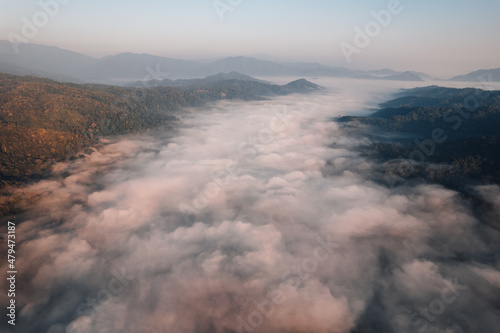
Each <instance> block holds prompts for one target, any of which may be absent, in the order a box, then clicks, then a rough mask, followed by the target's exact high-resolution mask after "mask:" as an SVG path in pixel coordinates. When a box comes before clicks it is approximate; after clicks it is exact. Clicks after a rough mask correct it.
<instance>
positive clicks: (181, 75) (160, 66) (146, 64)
mask: <svg viewBox="0 0 500 333" xmlns="http://www.w3.org/2000/svg"><path fill="white" fill-rule="evenodd" d="M18 48H19V53H18V54H16V53H14V50H13V48H12V45H11V44H10V42H8V41H2V40H0V72H3V73H7V74H14V75H36V76H40V77H46V78H50V79H54V80H58V81H66V82H73V83H105V84H114V85H130V84H131V83H133V82H137V81H141V82H142V81H157V82H160V81H163V82H162V83H161V84H162V85H166V84H167V82H169V81H174V80H178V79H195V78H202V77H207V76H212V75H216V74H219V73H231V72H238V73H241V74H244V75H250V76H259V77H272V76H292V77H342V78H357V79H373V80H380V79H382V80H399V81H423V80H436V78H434V77H432V76H430V75H427V74H425V73H420V72H410V71H407V72H398V71H394V70H392V69H380V70H352V69H348V68H345V67H332V66H327V65H322V64H318V63H308V62H296V63H284V62H278V61H269V60H262V59H256V58H251V57H228V58H224V59H220V60H216V61H212V62H209V63H199V62H195V61H187V60H179V59H172V58H166V57H159V56H153V55H149V54H136V53H121V54H117V55H112V56H107V57H103V58H93V57H90V56H87V55H84V54H81V53H77V52H73V51H68V50H63V49H60V48H58V47H54V46H44V45H37V44H20V45H18ZM490 75H491V76H490ZM481 76H483V77H484V79H485V80H489V78H490V77H491V81H493V82H499V81H500V68H499V69H491V70H481V71H477V72H473V73H469V74H466V75H461V76H456V77H454V78H452V79H451V80H453V81H471V82H476V81H479V80H480V79H479V78H480V77H481ZM437 80H439V79H437ZM176 84H182V83H181V82H177V83H176Z"/></svg>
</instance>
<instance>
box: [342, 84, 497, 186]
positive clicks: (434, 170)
mask: <svg viewBox="0 0 500 333" xmlns="http://www.w3.org/2000/svg"><path fill="white" fill-rule="evenodd" d="M337 121H338V122H339V123H341V124H343V125H344V126H346V127H351V128H356V129H357V130H360V131H365V133H370V137H371V139H372V140H371V141H372V144H371V145H369V146H364V147H362V148H361V149H362V151H363V153H364V154H366V155H367V156H370V157H372V158H375V159H378V160H379V161H381V162H383V163H382V165H383V170H382V174H383V177H382V178H383V179H384V180H385V181H387V182H388V183H389V185H396V184H398V183H400V182H402V181H404V180H409V179H416V178H418V179H426V180H428V181H432V182H437V183H441V184H443V185H445V186H448V187H452V188H455V189H463V188H464V187H466V186H468V185H470V184H492V183H496V184H500V154H499V152H500V91H485V90H481V89H472V88H467V89H453V88H443V87H437V86H431V87H425V88H416V89H410V90H405V91H403V92H402V93H400V94H398V96H397V98H396V99H394V100H392V101H389V102H387V103H384V104H382V105H381V109H380V110H378V111H376V112H375V113H373V114H372V115H371V116H369V117H341V118H339V119H337ZM366 126H368V129H369V132H366Z"/></svg>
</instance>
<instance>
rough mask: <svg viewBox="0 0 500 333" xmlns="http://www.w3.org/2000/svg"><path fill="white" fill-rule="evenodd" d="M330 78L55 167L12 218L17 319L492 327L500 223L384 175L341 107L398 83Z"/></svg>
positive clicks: (240, 326)
mask: <svg viewBox="0 0 500 333" xmlns="http://www.w3.org/2000/svg"><path fill="white" fill-rule="evenodd" d="M325 84H328V89H326V90H325V91H322V92H321V93H317V94H314V95H307V96H304V95H294V96H286V97H280V98H275V99H273V100H269V101H258V102H220V103H217V104H214V105H212V106H211V107H209V108H204V109H202V110H191V111H192V112H191V113H186V116H185V117H184V119H183V121H182V125H181V128H180V129H179V131H178V133H175V135H174V134H170V133H152V134H151V135H149V136H147V135H144V136H138V137H127V138H120V139H117V140H116V141H115V142H112V143H110V144H109V145H107V146H106V147H105V148H104V149H102V150H100V151H96V152H94V153H93V154H91V155H90V156H88V157H86V158H85V159H82V160H78V161H75V162H71V163H61V164H58V165H57V166H56V167H55V169H54V174H55V176H54V179H52V180H46V181H42V182H39V183H37V184H35V185H32V186H31V187H30V189H29V190H31V191H35V192H37V193H40V194H42V195H41V198H40V200H39V201H38V202H37V204H36V206H35V207H34V208H33V209H32V210H30V211H28V212H26V213H25V214H24V215H23V217H22V220H23V221H22V222H20V221H19V223H18V227H17V235H18V250H19V252H18V253H17V256H18V258H19V262H18V270H19V272H20V274H19V279H20V282H19V284H18V289H19V293H18V295H17V301H18V304H19V306H20V307H19V309H21V311H20V313H19V318H18V325H17V326H16V330H15V332H51V333H59V332H74V333H84V332H158V333H160V332H181V333H184V332H186V333H188V332H193V333H194V332H217V333H219V332H220V333H223V332H224V333H225V332H254V331H255V332H325V333H326V332H353V333H354V332H443V333H444V332H463V333H466V332H488V331H491V332H492V331H495V330H496V329H497V327H499V326H500V317H499V315H498V313H499V312H498V311H499V307H500V297H499V296H498V295H500V258H499V257H498V254H497V253H499V250H500V249H499V247H500V245H499V244H500V237H499V233H498V232H497V231H495V230H492V229H489V228H488V227H487V225H486V224H484V223H483V222H482V221H480V220H478V219H477V218H476V217H475V216H474V214H473V213H472V210H471V208H470V205H469V204H468V203H467V202H466V201H465V200H464V199H462V198H461V197H460V196H459V195H458V194H457V193H455V192H452V191H449V190H446V189H444V188H442V187H440V186H432V185H414V184H412V185H411V186H410V185H408V186H400V187H398V188H395V189H389V188H387V187H384V186H382V185H380V184H377V183H375V182H373V181H372V180H371V177H370V176H371V173H372V169H373V168H374V165H373V162H371V161H368V160H366V159H364V158H362V157H361V156H359V154H358V153H357V152H356V151H355V150H354V147H355V146H357V145H359V144H360V143H363V142H364V140H366V139H364V138H353V137H350V136H347V135H346V133H345V132H344V131H343V130H342V129H340V128H339V127H338V125H337V124H336V123H334V122H332V121H330V120H331V118H332V117H336V116H339V115H347V114H362V113H366V112H368V110H369V109H370V108H371V107H374V106H375V105H376V104H377V102H379V101H380V100H384V99H386V98H387V96H388V94H389V93H390V92H393V91H395V89H396V87H397V86H396V84H395V83H378V82H375V83H370V84H369V83H366V84H364V83H363V81H356V84H353V82H347V83H346V82H339V81H330V82H325ZM375 84H376V85H375ZM399 84H401V83H399ZM407 85H409V84H407ZM67 172H69V173H70V176H65V175H66V174H67ZM63 176H64V177H63ZM477 192H478V193H480V194H481V195H482V196H483V197H484V199H485V200H488V201H489V202H490V203H491V205H492V206H493V207H497V208H498V207H499V205H500V188H499V187H498V186H488V187H481V188H478V189H477ZM497 210H498V209H497ZM2 270H3V271H6V267H2ZM0 297H1V299H2V301H4V300H5V299H6V298H5V295H2V296H0ZM11 331H12V332H14V330H11Z"/></svg>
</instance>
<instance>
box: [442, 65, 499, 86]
mask: <svg viewBox="0 0 500 333" xmlns="http://www.w3.org/2000/svg"><path fill="white" fill-rule="evenodd" d="M450 81H466V82H483V83H487V82H500V68H496V69H481V70H478V71H475V72H472V73H469V74H465V75H459V76H455V77H454V78H452V79H451V80H450Z"/></svg>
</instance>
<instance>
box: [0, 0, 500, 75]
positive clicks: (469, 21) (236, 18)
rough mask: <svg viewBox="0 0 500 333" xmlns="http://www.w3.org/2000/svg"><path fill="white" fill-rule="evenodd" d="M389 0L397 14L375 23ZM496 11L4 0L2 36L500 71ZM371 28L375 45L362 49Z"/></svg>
mask: <svg viewBox="0 0 500 333" xmlns="http://www.w3.org/2000/svg"><path fill="white" fill-rule="evenodd" d="M391 2H399V5H398V6H395V7H394V8H397V9H398V10H397V11H395V12H394V13H392V14H391V17H390V18H389V19H387V20H386V21H385V22H384V24H383V26H382V25H380V24H379V23H375V21H374V20H375V19H374V16H373V12H376V13H381V11H383V12H386V11H388V9H389V7H391ZM54 3H56V4H57V7H58V8H55V7H56V6H54ZM44 8H45V9H44ZM47 8H49V9H47ZM391 8H393V7H391ZM44 11H45V12H49V14H51V15H46V14H44V13H43V12H44ZM499 13H500V1H498V0H482V1H480V2H477V1H476V2H473V1H466V0H442V1H431V0H421V1H411V0H401V1H397V0H384V1H379V0H370V1H368V0H360V1H340V0H307V1H306V0H302V1H299V0H273V1H269V0H253V1H249V0H215V1H214V0H189V1H186V0H143V1H132V0H106V1H97V0H86V1H78V0H40V1H27V0H0V39H4V40H8V39H9V36H10V37H11V38H12V36H13V34H14V35H16V36H20V37H22V38H25V36H26V34H25V32H26V31H25V30H26V28H25V26H26V25H27V24H30V23H31V24H34V23H38V25H39V27H37V30H38V31H37V32H36V33H33V34H32V35H29V36H28V37H29V38H25V39H26V40H28V41H29V42H31V43H37V44H44V45H54V46H58V47H61V48H64V49H69V50H73V51H77V52H81V53H84V54H88V55H91V56H95V57H102V56H106V55H110V54H118V53H121V52H135V53H149V54H154V55H160V56H166V57H171V58H182V59H193V60H209V59H216V58H221V57H226V56H240V55H243V56H257V55H258V56H260V57H266V58H269V59H277V60H282V61H309V62H320V63H323V64H327V65H334V66H345V67H348V68H353V69H379V68H392V69H395V70H415V71H424V72H427V73H429V74H431V75H435V76H440V77H450V76H453V75H458V74H465V73H468V72H470V71H473V70H477V69H482V68H498V67H500V61H499V59H500V37H498V32H499V31H500V20H498V14H499ZM26 22H28V23H26ZM369 27H372V28H373V29H374V30H371V32H370V31H369V32H370V34H371V35H372V36H371V37H370V36H368V38H369V39H370V41H369V43H366V41H362V42H363V43H361V44H358V45H356V44H355V37H356V35H357V34H358V35H359V33H357V32H356V31H361V32H362V33H366V28H369ZM23 28H24V29H23ZM356 29H359V30H356ZM23 30H24V31H23ZM358 42H359V40H358ZM364 44H367V45H364ZM341 45H344V51H342V48H341ZM346 45H349V46H346ZM360 46H362V47H360ZM353 48H355V52H354V51H352V50H353ZM346 49H347V50H350V54H348V56H346V51H345V50H346ZM347 53H349V52H347Z"/></svg>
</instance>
